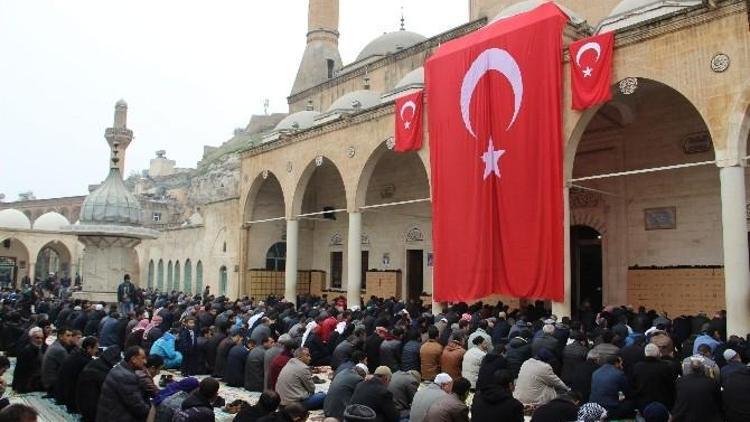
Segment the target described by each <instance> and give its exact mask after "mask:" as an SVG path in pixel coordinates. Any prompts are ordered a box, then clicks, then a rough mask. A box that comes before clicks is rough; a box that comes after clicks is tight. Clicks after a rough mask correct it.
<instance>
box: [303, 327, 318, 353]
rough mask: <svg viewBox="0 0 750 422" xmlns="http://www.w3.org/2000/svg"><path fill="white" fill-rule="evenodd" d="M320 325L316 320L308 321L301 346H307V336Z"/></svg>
mask: <svg viewBox="0 0 750 422" xmlns="http://www.w3.org/2000/svg"><path fill="white" fill-rule="evenodd" d="M317 327H318V323H317V322H315V321H310V322H308V323H307V327H305V334H302V343H300V345H299V346H300V347H305V342H306V341H307V336H309V335H310V333H311V332H312V330H314V329H316V328H317Z"/></svg>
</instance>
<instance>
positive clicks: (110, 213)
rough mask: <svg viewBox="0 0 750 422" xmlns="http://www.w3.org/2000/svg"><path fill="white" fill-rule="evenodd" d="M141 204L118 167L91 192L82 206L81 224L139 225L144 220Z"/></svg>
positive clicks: (110, 171)
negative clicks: (126, 185) (123, 179)
mask: <svg viewBox="0 0 750 422" xmlns="http://www.w3.org/2000/svg"><path fill="white" fill-rule="evenodd" d="M141 213H142V212H141V204H140V203H139V202H138V199H137V198H136V197H135V196H134V195H133V194H132V193H130V191H128V189H127V188H126V187H125V184H124V183H123V182H122V177H121V176H120V171H119V170H118V169H117V168H112V169H110V170H109V175H108V176H107V179H106V180H104V183H102V184H101V185H100V186H99V187H98V188H96V190H94V191H93V192H91V193H90V194H89V196H87V197H86V200H84V201H83V206H82V207H81V224H84V225H85V224H106V225H111V224H112V225H129V226H137V225H140V224H141V222H142V217H141Z"/></svg>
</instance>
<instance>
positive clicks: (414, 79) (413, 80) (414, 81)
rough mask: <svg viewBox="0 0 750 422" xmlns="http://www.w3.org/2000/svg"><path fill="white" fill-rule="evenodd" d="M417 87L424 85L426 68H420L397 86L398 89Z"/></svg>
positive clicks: (408, 74)
mask: <svg viewBox="0 0 750 422" xmlns="http://www.w3.org/2000/svg"><path fill="white" fill-rule="evenodd" d="M416 85H424V67H418V68H416V69H414V70H412V71H411V72H409V73H407V74H406V75H404V77H403V78H401V80H400V81H398V83H397V84H396V89H401V88H407V87H410V86H416Z"/></svg>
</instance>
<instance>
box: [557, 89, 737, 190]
mask: <svg viewBox="0 0 750 422" xmlns="http://www.w3.org/2000/svg"><path fill="white" fill-rule="evenodd" d="M637 79H638V81H639V88H637V89H636V93H637V92H638V91H637V90H638V89H642V88H641V86H642V85H644V83H646V84H649V85H651V84H657V85H658V87H661V88H666V89H668V90H669V91H670V92H671V93H672V94H674V95H676V96H678V98H680V99H682V100H684V101H685V102H686V103H687V104H689V106H690V107H691V109H692V111H693V112H694V113H695V114H696V116H698V117H700V119H701V122H702V123H703V125H704V127H705V128H706V131H708V133H709V136H710V137H711V141H712V142H711V147H712V150H713V151H714V154H715V155H716V156H717V158H718V156H719V154H720V153H719V152H718V150H717V149H716V140H715V139H714V137H713V134H712V133H711V127H710V126H709V124H708V120H707V119H706V118H705V115H704V113H703V111H702V110H701V109H700V108H699V107H697V106H696V104H697V103H696V102H695V101H693V100H692V99H691V98H690V97H689V96H688V95H687V94H686V93H685V92H683V91H681V90H680V89H678V88H676V87H675V86H674V85H670V84H668V83H665V82H662V81H661V80H658V79H654V78H650V77H637ZM611 89H612V90H613V91H614V92H615V93H616V94H615V95H614V96H613V99H612V100H611V101H610V102H609V103H605V104H600V105H598V106H595V107H592V108H590V109H587V110H585V111H584V112H582V113H580V117H579V118H578V120H577V121H576V122H575V123H574V125H573V127H572V129H571V131H570V134H569V135H568V139H567V140H566V144H565V153H564V158H563V175H564V177H565V181H567V180H569V179H570V178H571V177H572V176H573V168H574V165H575V157H576V154H577V152H578V147H579V145H580V143H581V140H582V139H583V135H584V133H585V132H586V130H587V129H588V127H589V125H590V124H591V121H592V120H593V119H594V117H596V115H597V114H598V113H599V111H601V110H602V108H604V107H605V106H608V105H611V104H612V103H614V106H613V108H615V109H617V111H618V112H619V113H620V114H621V116H622V118H623V119H624V120H629V121H631V122H632V120H633V119H635V118H636V117H635V116H634V115H633V113H632V108H631V107H628V106H627V104H625V103H623V102H622V101H619V100H620V99H623V98H626V97H627V96H625V95H622V94H619V91H618V83H615V84H613V85H612V87H611ZM631 95H632V94H631ZM748 101H750V98H749V99H748ZM747 124H748V128H750V122H748V123H747ZM745 139H747V138H745Z"/></svg>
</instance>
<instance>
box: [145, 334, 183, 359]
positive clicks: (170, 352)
mask: <svg viewBox="0 0 750 422" xmlns="http://www.w3.org/2000/svg"><path fill="white" fill-rule="evenodd" d="M151 354H152V355H159V356H161V357H163V358H164V359H165V360H171V359H174V358H175V357H177V351H176V350H175V336H174V334H172V333H170V332H169V331H167V332H166V333H164V335H163V336H161V338H160V339H159V340H156V341H155V342H154V345H153V346H151Z"/></svg>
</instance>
